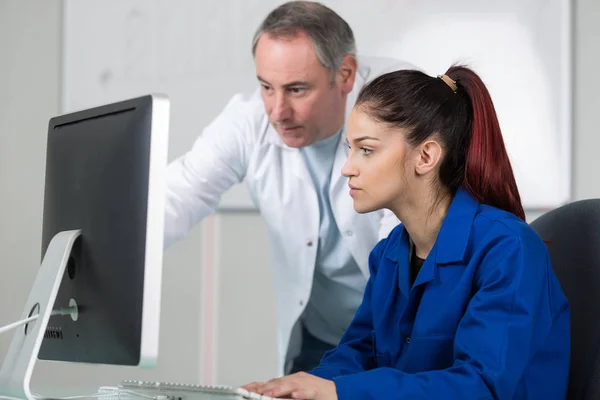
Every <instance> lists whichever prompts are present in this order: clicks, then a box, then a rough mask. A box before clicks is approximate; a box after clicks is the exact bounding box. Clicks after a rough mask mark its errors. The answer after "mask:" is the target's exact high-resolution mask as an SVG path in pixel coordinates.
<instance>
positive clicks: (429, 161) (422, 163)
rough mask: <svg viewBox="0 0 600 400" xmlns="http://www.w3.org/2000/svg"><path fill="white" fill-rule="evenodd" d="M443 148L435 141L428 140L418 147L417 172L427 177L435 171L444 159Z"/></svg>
mask: <svg viewBox="0 0 600 400" xmlns="http://www.w3.org/2000/svg"><path fill="white" fill-rule="evenodd" d="M442 153H443V150H442V146H440V144H439V142H437V141H435V140H426V141H425V142H423V143H421V144H420V145H419V146H418V154H417V162H416V164H415V172H416V173H417V174H418V175H426V174H428V173H429V172H431V171H433V170H434V169H435V168H436V167H437V165H438V164H439V163H440V160H441V159H442Z"/></svg>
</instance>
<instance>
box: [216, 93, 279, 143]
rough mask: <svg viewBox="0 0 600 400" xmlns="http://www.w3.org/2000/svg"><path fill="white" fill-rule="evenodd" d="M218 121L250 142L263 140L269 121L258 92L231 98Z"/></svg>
mask: <svg viewBox="0 0 600 400" xmlns="http://www.w3.org/2000/svg"><path fill="white" fill-rule="evenodd" d="M218 120H220V121H222V123H225V124H226V125H227V126H235V127H236V129H235V130H236V131H237V132H238V133H239V134H240V135H242V136H243V137H245V138H246V139H249V140H251V141H252V142H256V141H261V139H264V135H265V133H266V130H267V128H268V123H269V119H268V116H267V114H266V112H265V107H264V104H263V102H262V99H261V97H260V90H259V89H256V90H253V91H248V92H239V93H236V94H234V95H233V96H231V97H230V98H229V100H228V101H227V104H226V105H225V107H224V108H223V109H222V111H221V113H220V115H219V117H218Z"/></svg>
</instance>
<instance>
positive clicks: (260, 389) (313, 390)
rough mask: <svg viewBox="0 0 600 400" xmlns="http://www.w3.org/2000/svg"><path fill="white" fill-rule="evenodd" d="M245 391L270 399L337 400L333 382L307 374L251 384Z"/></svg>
mask: <svg viewBox="0 0 600 400" xmlns="http://www.w3.org/2000/svg"><path fill="white" fill-rule="evenodd" d="M243 389H246V390H248V391H249V392H255V393H258V394H261V395H263V396H269V397H279V398H291V399H303V400H337V392H336V390H335V384H334V383H333V381H329V380H327V379H322V378H318V377H316V376H314V375H310V374H307V373H305V372H298V373H296V374H293V375H288V376H284V377H283V378H277V379H272V380H270V381H268V382H266V383H263V382H254V383H250V384H248V385H246V386H243Z"/></svg>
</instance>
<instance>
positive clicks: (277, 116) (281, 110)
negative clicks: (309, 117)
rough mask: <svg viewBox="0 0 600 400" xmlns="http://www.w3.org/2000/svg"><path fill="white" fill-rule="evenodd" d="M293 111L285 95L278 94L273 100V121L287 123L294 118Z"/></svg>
mask: <svg viewBox="0 0 600 400" xmlns="http://www.w3.org/2000/svg"><path fill="white" fill-rule="evenodd" d="M291 111H292V109H291V107H290V104H289V101H288V99H287V97H286V96H285V94H283V93H277V94H275V96H274V99H273V108H272V109H271V120H273V121H285V120H287V119H290V118H291V117H292V112H291Z"/></svg>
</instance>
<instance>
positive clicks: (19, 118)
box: [0, 0, 600, 384]
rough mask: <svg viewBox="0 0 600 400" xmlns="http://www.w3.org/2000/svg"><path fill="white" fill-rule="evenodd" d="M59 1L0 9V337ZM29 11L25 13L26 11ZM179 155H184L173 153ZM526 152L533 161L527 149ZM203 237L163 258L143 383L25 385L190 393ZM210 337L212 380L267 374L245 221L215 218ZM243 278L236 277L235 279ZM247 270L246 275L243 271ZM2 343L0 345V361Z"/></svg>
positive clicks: (584, 106)
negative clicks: (176, 387) (153, 360)
mask: <svg viewBox="0 0 600 400" xmlns="http://www.w3.org/2000/svg"><path fill="white" fill-rule="evenodd" d="M60 6H61V2H60V0H43V1H41V0H38V1H36V0H0V60H1V61H2V62H0V188H1V189H0V194H1V197H0V198H1V202H0V204H1V205H2V207H0V221H1V222H0V256H1V257H0V272H2V278H0V325H2V324H3V323H4V322H10V321H12V320H14V319H16V318H18V316H19V315H20V312H21V307H22V304H23V302H24V301H25V299H26V297H27V294H28V292H29V289H30V286H31V283H32V280H33V278H34V276H35V272H36V269H37V267H38V266H39V261H40V254H39V251H40V241H41V210H42V194H43V176H44V163H45V136H46V128H47V121H48V119H49V118H50V116H52V115H54V114H56V113H57V112H58V110H59V98H60V93H59V87H60V72H59V70H60V62H61V55H60V50H61V49H60V34H61V13H60ZM34 10H35V11H34ZM574 18H575V23H574V30H575V41H574V47H575V67H574V72H575V80H574V88H575V94H574V143H573V168H574V173H573V181H572V182H573V193H574V198H575V199H581V198H587V197H600V180H599V179H598V178H597V176H598V171H600V159H599V158H598V157H597V153H598V152H597V150H596V149H597V148H600V135H598V133H597V131H598V127H597V125H598V122H597V118H596V115H597V113H598V111H597V110H599V109H600V96H599V93H600V80H598V79H596V78H595V76H596V69H597V66H598V65H600V46H598V45H597V44H596V41H597V38H599V37H600V26H599V25H598V24H597V21H598V20H599V18H600V3H599V2H598V1H596V0H578V1H576V2H575V13H574ZM179 145H180V146H183V145H184V144H181V143H180V144H179ZM532 151H535V149H532ZM201 229H202V226H200V227H198V228H197V229H196V230H194V232H192V234H191V235H190V237H189V238H188V239H186V240H185V241H183V242H182V243H179V244H177V245H175V246H174V247H173V248H171V249H169V250H168V251H167V253H166V258H165V274H164V278H165V282H164V290H163V300H164V303H163V308H162V311H163V316H162V323H163V325H162V332H161V355H160V360H159V366H158V367H157V369H156V370H154V371H136V370H131V369H125V370H124V369H119V368H110V367H92V366H88V367H78V366H70V365H69V366H65V365H52V364H47V363H40V364H41V365H40V366H39V368H38V369H37V370H36V372H35V373H34V381H35V382H37V383H39V384H43V383H45V382H51V381H57V382H59V383H60V382H69V381H72V380H73V379H75V378H77V379H78V380H80V382H81V383H83V384H85V383H93V384H96V383H97V384H111V383H113V384H114V383H116V382H118V380H120V379H126V378H134V379H135V378H138V377H139V378H144V379H161V380H177V381H186V382H194V381H197V380H198V379H199V377H200V376H201V372H202V371H201V368H202V366H201V355H200V344H199V339H200V338H201V337H200V336H201V331H202V328H203V327H201V326H200V323H199V321H200V316H199V312H200V304H199V299H200V295H199V288H200V287H201V283H202V282H201V275H200V269H201V259H202V258H201V256H202V254H201V251H200V243H201V241H200V239H201V234H202V232H201ZM218 232H219V235H218V238H219V241H220V243H221V244H220V246H219V248H218V252H217V257H218V258H219V265H220V266H221V269H220V276H219V278H220V281H221V285H220V286H219V289H218V306H219V307H220V308H219V310H220V316H221V318H220V319H219V321H218V333H219V336H218V338H217V341H216V346H217V347H216V349H217V350H216V351H217V354H218V355H219V359H218V364H217V365H216V369H215V371H214V372H215V374H216V379H217V380H218V381H220V382H223V383H229V384H240V383H243V382H246V381H248V380H253V379H262V378H266V377H268V376H269V375H270V374H271V371H273V370H274V368H275V367H274V366H275V343H274V340H275V335H274V332H273V330H272V329H273V327H274V320H273V316H272V313H271V311H272V290H271V287H272V286H271V285H272V280H271V277H270V274H269V270H268V253H267V250H266V242H265V227H264V225H263V223H262V221H261V219H260V217H258V216H257V215H255V214H252V213H241V214H233V213H227V214H223V215H222V216H220V217H219V220H218ZM240 266H242V267H240ZM244 266H252V267H253V269H250V268H243V267H244ZM9 339H10V335H3V336H0V359H3V358H4V355H5V352H6V348H7V346H8V343H9Z"/></svg>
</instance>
